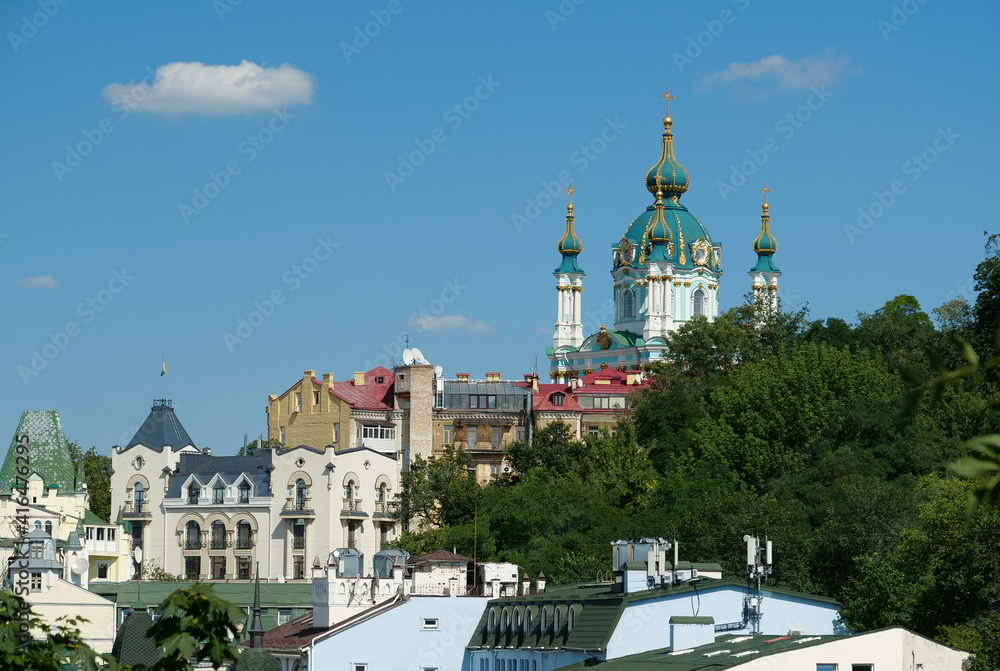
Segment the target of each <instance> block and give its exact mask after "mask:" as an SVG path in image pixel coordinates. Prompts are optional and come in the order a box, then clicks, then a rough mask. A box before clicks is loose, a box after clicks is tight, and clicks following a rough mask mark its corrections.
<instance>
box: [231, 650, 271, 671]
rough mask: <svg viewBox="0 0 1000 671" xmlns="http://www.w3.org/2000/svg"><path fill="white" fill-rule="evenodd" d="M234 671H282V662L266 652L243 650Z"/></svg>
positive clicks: (234, 665)
mask: <svg viewBox="0 0 1000 671" xmlns="http://www.w3.org/2000/svg"><path fill="white" fill-rule="evenodd" d="M232 671H281V662H279V661H278V658H277V657H275V656H274V655H272V654H271V653H269V652H267V651H266V650H257V649H253V648H251V649H250V650H243V651H242V652H241V653H240V661H238V662H236V663H235V664H233V668H232Z"/></svg>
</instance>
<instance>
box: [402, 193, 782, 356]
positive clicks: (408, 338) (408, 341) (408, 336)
mask: <svg viewBox="0 0 1000 671" xmlns="http://www.w3.org/2000/svg"><path fill="white" fill-rule="evenodd" d="M764 186H767V184H765V185H764ZM406 346H407V348H409V346H410V334H409V333H407V334H406Z"/></svg>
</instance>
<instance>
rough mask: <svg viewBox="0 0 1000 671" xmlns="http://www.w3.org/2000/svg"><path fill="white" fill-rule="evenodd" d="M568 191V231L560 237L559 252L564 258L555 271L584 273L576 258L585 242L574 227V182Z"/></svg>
mask: <svg viewBox="0 0 1000 671" xmlns="http://www.w3.org/2000/svg"><path fill="white" fill-rule="evenodd" d="M567 192H568V193H569V205H567V206H566V232H565V233H563V236H562V237H561V238H560V239H559V253H560V254H562V257H563V259H562V263H561V264H559V267H558V268H556V270H555V272H557V273H576V274H578V275H584V274H585V273H584V272H583V270H582V269H581V268H580V265H579V263H577V259H576V257H578V256H579V255H580V252H582V251H583V242H581V241H580V238H579V236H577V234H576V229H575V228H573V221H574V219H575V217H574V216H573V194H574V193H576V191H574V190H573V185H572V184H570V185H569V189H567Z"/></svg>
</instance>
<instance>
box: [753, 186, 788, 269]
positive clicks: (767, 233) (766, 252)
mask: <svg viewBox="0 0 1000 671" xmlns="http://www.w3.org/2000/svg"><path fill="white" fill-rule="evenodd" d="M762 207H763V212H762V214H761V215H760V233H758V234H757V239H756V240H754V241H753V251H754V252H756V254H757V265H755V266H754V267H753V268H751V269H750V272H772V273H779V272H781V271H780V270H778V267H777V266H775V265H774V261H773V260H772V259H771V256H772V255H773V254H774V253H775V252H776V251H778V241H777V240H775V239H774V236H773V235H772V234H771V223H770V222H771V215H770V214H768V213H767V210H768V204H767V203H766V202H765V203H764V205H763V206H762Z"/></svg>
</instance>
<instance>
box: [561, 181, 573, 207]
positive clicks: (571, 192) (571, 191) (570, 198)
mask: <svg viewBox="0 0 1000 671" xmlns="http://www.w3.org/2000/svg"><path fill="white" fill-rule="evenodd" d="M563 191H565V192H566V193H568V194H569V204H570V205H572V204H573V194H574V193H576V190H575V189H573V185H572V184H570V185H569V188H568V189H563Z"/></svg>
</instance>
